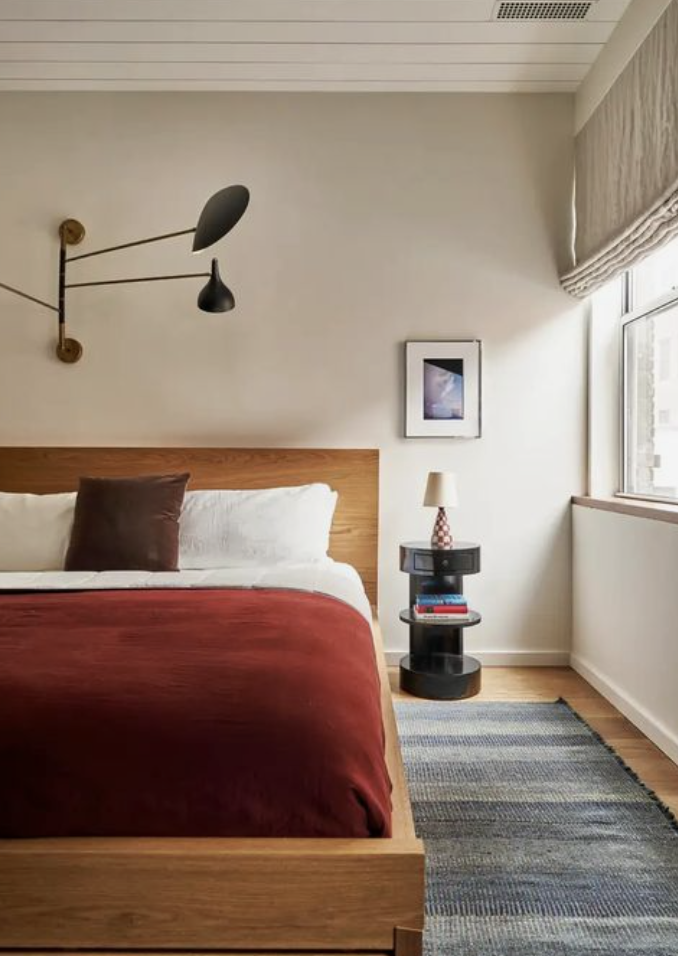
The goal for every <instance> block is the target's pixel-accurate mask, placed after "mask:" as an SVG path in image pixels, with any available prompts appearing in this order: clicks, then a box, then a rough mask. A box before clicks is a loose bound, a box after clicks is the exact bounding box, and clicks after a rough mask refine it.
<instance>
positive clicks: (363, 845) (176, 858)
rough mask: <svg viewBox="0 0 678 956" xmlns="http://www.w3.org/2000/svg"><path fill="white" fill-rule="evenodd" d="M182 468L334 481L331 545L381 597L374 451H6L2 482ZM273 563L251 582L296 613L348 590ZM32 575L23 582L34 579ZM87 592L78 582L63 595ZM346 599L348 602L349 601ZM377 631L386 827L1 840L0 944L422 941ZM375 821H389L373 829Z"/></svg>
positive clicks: (226, 479) (277, 948)
mask: <svg viewBox="0 0 678 956" xmlns="http://www.w3.org/2000/svg"><path fill="white" fill-rule="evenodd" d="M181 470H188V471H190V472H191V475H192V480H191V486H192V487H193V488H261V487H271V486H276V485H291V484H302V483H306V482H313V481H325V482H327V483H329V484H330V485H332V487H334V488H336V490H337V491H338V492H339V504H338V508H337V513H336V516H335V523H334V526H333V534H332V539H331V546H330V555H331V556H332V557H333V558H334V559H335V560H336V561H337V562H339V564H344V565H352V566H353V567H354V568H356V569H357V571H358V572H359V573H360V576H361V577H362V579H363V581H364V583H365V588H366V591H367V593H368V595H369V599H370V601H371V602H372V603H376V582H377V578H376V549H377V493H378V491H377V489H378V453H376V452H374V451H370V450H364V451H352V450H335V451H324V450H302V449H297V450H281V449H275V450H273V449H264V450H257V449H235V450H234V449H84V448H81V449H49V448H48V449H40V448H30V449H19V448H14V449H3V450H0V488H2V490H4V491H18V492H40V493H47V492H58V491H68V490H73V489H74V488H75V487H77V480H78V477H79V476H80V475H82V474H90V475H107V476H116V475H120V476H122V475H131V474H150V473H163V472H164V473H168V472H177V471H181ZM272 574H273V576H272V577H271V575H263V579H262V582H261V587H262V588H270V587H274V588H278V587H279V588H281V591H280V593H281V594H283V595H284V600H285V601H292V605H293V607H294V613H299V606H298V604H294V602H295V601H298V600H302V603H303V601H305V600H310V601H314V600H316V601H320V602H321V603H322V601H323V600H324V601H326V602H331V601H333V602H334V603H333V604H332V607H333V608H334V607H335V605H336V606H337V607H338V605H339V603H340V601H339V600H338V598H342V603H343V599H344V598H345V597H346V595H341V594H339V595H336V596H335V597H334V598H332V597H327V596H324V597H323V596H320V595H312V594H310V595H309V594H308V593H307V595H305V596H300V595H299V594H298V593H297V592H295V587H294V584H292V585H289V584H286V583H282V584H280V583H278V584H276V583H275V574H274V573H272ZM26 586H27V587H31V585H30V583H29V582H26ZM33 586H34V585H33ZM226 586H231V585H230V584H228V585H226ZM211 587H213V588H215V590H214V591H213V592H211V593H212V594H216V593H218V589H219V588H221V587H224V582H223V581H217V582H213V583H212V585H211ZM282 589H284V590H282ZM198 592H199V593H200V594H202V595H207V594H210V591H209V586H208V585H207V584H206V582H204V581H202V582H199V583H196V588H195V591H193V590H192V589H191V588H190V587H189V588H187V589H186V592H184V596H182V598H181V600H182V601H184V600H188V601H189V602H190V601H191V600H198V597H197V595H198ZM89 593H91V592H89ZM108 593H109V592H108V591H106V594H107V595H108ZM134 594H135V596H134V597H133V598H132V601H138V600H142V601H143V600H146V601H148V600H150V599H152V598H153V595H154V594H155V592H154V591H152V592H146V593H144V591H143V588H139V589H138V590H137V591H135V592H134ZM234 595H235V596H236V599H237V600H239V601H245V602H247V600H251V598H252V594H251V593H245V592H242V591H238V592H234ZM21 597H22V599H23V600H26V601H28V602H34V603H35V608H34V609H33V611H32V612H31V613H34V612H35V609H38V608H40V607H41V605H40V603H39V598H38V597H37V595H35V594H30V595H22V596H21ZM44 597H46V598H47V597H48V595H44ZM81 597H82V593H81V592H80V591H78V589H77V588H74V590H73V600H80V599H81ZM199 600H203V599H202V598H200V599H199ZM343 610H344V609H343V608H342V611H343ZM240 611H243V609H242V608H240ZM245 612H246V613H252V609H251V608H249V609H248V608H245ZM256 613H257V614H259V613H261V610H260V609H259V610H257V611H256ZM314 613H316V614H319V613H323V614H324V613H326V611H325V610H323V609H322V608H321V610H320V611H318V609H317V608H315V611H314ZM351 613H356V614H357V613H358V612H357V611H356V610H355V608H354V609H353V610H352V612H351ZM301 616H302V617H303V616H304V615H303V609H302V613H301ZM236 617H237V615H236ZM372 637H373V641H374V649H375V651H376V654H377V661H378V674H379V680H380V701H381V716H382V721H383V727H384V732H385V735H386V759H387V765H388V772H389V776H390V779H391V781H392V785H393V792H392V799H391V802H392V814H391V817H390V821H389V824H388V827H387V828H384V826H383V825H382V824H381V823H380V821H379V820H378V819H376V818H375V819H374V820H372V823H371V824H370V826H371V828H372V829H369V828H368V832H369V833H370V834H371V835H372V837H373V838H372V839H369V838H365V837H364V836H363V837H358V836H355V837H352V838H344V837H339V838H337V837H334V838H331V837H322V838H320V837H287V836H277V835H276V836H266V837H258V838H253V837H230V836H226V837H221V836H218V837H214V836H209V837H201V836H190V837H183V836H182V837H171V838H168V837H160V836H158V837H148V836H135V837H119V836H116V837H102V836H97V837H77V836H64V837H61V838H37V839H35V838H34V839H16V838H15V839H5V840H1V841H0V899H2V902H3V905H2V908H0V948H1V949H4V950H9V951H17V952H18V951H39V950H48V949H52V950H53V949H59V950H62V951H71V952H75V951H85V952H87V951H92V952H93V951H111V952H112V951H115V952H118V953H122V952H132V951H145V952H149V953H150V952H154V953H160V952H169V951H176V950H182V951H188V952H195V953H198V952H201V951H212V952H222V953H232V954H233V953H266V952H269V953H270V952H284V953H302V952H303V953H306V954H309V953H318V954H320V953H323V952H334V953H349V952H351V953H353V954H354V956H355V954H356V953H363V954H368V953H395V954H397V956H413V954H417V953H419V952H420V949H421V929H422V925H423V890H424V865H423V864H424V859H423V849H422V845H421V843H420V841H419V840H417V838H416V837H415V834H414V827H413V822H412V814H411V808H410V803H409V797H408V793H407V786H406V782H405V777H404V773H403V768H402V762H401V758H400V752H399V746H398V740H397V732H396V728H395V721H394V717H393V711H392V708H391V701H390V693H389V690H388V679H387V674H386V669H385V663H384V658H383V651H382V649H381V643H380V634H379V628H378V624H377V622H376V620H374V621H373V622H372ZM272 832H275V829H274V828H273V831H272ZM358 832H361V831H360V829H359V828H358V829H357V830H356V833H358ZM385 832H387V833H389V834H390V835H388V836H382V835H381V834H382V833H385Z"/></svg>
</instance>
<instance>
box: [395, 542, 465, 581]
mask: <svg viewBox="0 0 678 956" xmlns="http://www.w3.org/2000/svg"><path fill="white" fill-rule="evenodd" d="M400 569H401V571H405V572H406V573H407V574H423V575H426V574H443V575H448V574H449V575H452V574H477V573H478V572H479V571H480V548H479V547H478V545H473V544H469V545H467V546H465V545H464V544H463V543H462V542H460V543H459V544H458V545H454V546H453V547H452V548H451V549H450V550H448V551H433V550H431V549H430V548H427V549H419V548H413V547H411V546H408V545H404V546H402V547H401V549H400Z"/></svg>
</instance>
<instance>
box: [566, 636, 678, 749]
mask: <svg viewBox="0 0 678 956" xmlns="http://www.w3.org/2000/svg"><path fill="white" fill-rule="evenodd" d="M570 666H571V667H572V669H573V670H575V671H576V672H577V673H578V674H581V676H582V677H583V678H585V680H587V681H588V682H589V684H591V686H592V687H595V689H596V690H597V691H599V693H601V694H602V695H603V697H605V698H607V700H609V701H610V703H611V704H614V706H615V707H616V708H617V710H618V711H620V712H621V713H622V714H623V715H624V716H625V717H628V719H629V720H630V721H631V723H632V724H635V725H636V727H637V728H638V729H639V730H642V732H643V733H644V734H645V736H646V737H649V738H650V740H651V741H652V743H654V744H656V745H657V746H658V747H659V749H660V750H663V751H664V753H665V754H666V755H667V756H668V757H670V758H671V760H673V761H674V763H678V736H677V735H676V734H674V733H673V732H672V731H671V730H669V728H668V727H666V726H665V724H663V723H662V722H661V721H659V720H656V719H655V718H654V717H653V716H652V714H650V712H649V711H648V710H646V709H645V707H643V706H642V704H639V703H638V701H636V700H634V699H633V698H632V697H631V696H630V695H629V694H627V693H626V692H625V691H623V690H622V689H621V687H619V686H618V685H617V684H615V683H614V682H613V681H610V680H608V679H607V678H606V677H605V676H604V675H603V674H602V673H601V672H600V671H599V670H598V668H596V667H593V666H592V665H591V664H589V663H587V662H586V661H585V660H583V659H582V658H581V657H579V656H578V655H577V654H572V655H571V656H570Z"/></svg>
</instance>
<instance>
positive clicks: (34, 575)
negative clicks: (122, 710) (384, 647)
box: [0, 558, 372, 621]
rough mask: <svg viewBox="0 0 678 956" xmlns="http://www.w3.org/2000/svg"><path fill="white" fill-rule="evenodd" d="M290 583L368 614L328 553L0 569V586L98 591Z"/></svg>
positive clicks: (358, 588) (351, 577)
mask: <svg viewBox="0 0 678 956" xmlns="http://www.w3.org/2000/svg"><path fill="white" fill-rule="evenodd" d="M232 587H239V588H292V589H294V590H297V591H311V592H317V593H319V594H329V595H330V596H331V597H335V598H338V599H339V600H340V601H345V602H346V603H347V604H350V605H351V607H354V608H355V609H356V610H357V611H359V612H360V613H361V614H362V615H363V617H365V618H366V619H367V620H368V621H370V620H371V618H372V614H371V610H370V602H369V600H368V598H367V595H366V594H365V588H364V587H363V583H362V581H361V580H360V575H359V574H358V572H357V571H356V570H355V568H354V567H352V566H351V565H350V564H341V563H340V562H338V561H333V560H332V559H331V558H326V559H325V560H324V561H314V562H313V563H310V564H275V565H270V566H268V567H260V568H214V569H210V570H205V571H98V572H93V571H3V572H0V591H7V590H21V591H96V590H125V589H127V588H131V589H136V588H232Z"/></svg>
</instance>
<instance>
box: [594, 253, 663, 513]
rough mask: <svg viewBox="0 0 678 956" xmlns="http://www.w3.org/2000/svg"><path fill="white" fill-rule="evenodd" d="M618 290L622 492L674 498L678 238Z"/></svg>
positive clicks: (637, 269) (652, 256)
mask: <svg viewBox="0 0 678 956" xmlns="http://www.w3.org/2000/svg"><path fill="white" fill-rule="evenodd" d="M620 290H621V293H622V300H623V305H622V309H621V313H622V314H621V334H622V348H623V359H622V443H621V445H622V462H621V480H620V488H621V493H622V494H626V495H633V496H638V497H642V498H649V499H659V500H668V501H671V502H678V240H674V241H673V242H671V243H668V244H667V245H666V246H664V247H663V248H662V249H659V250H658V251H657V252H655V253H653V254H652V255H650V256H648V257H647V258H646V259H645V260H643V262H641V263H640V265H638V266H636V267H635V268H634V269H632V270H630V272H628V273H626V275H625V276H624V278H623V281H622V282H621V283H620ZM605 294H606V295H607V296H608V301H609V290H607V292H606V293H605Z"/></svg>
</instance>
